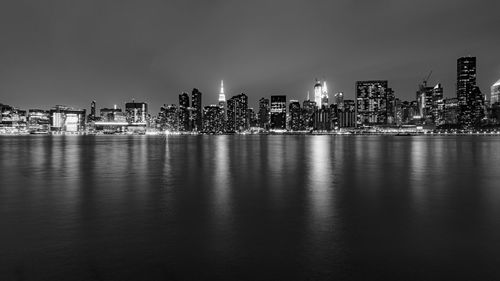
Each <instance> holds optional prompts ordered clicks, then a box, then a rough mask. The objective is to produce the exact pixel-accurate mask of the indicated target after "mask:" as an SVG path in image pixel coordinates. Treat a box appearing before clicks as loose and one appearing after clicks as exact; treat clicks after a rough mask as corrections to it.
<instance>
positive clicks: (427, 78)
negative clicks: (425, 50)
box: [423, 70, 432, 87]
mask: <svg viewBox="0 0 500 281" xmlns="http://www.w3.org/2000/svg"><path fill="white" fill-rule="evenodd" d="M431 75H432V70H431V72H429V75H427V77H425V78H424V81H423V84H424V87H427V82H428V81H429V78H431Z"/></svg>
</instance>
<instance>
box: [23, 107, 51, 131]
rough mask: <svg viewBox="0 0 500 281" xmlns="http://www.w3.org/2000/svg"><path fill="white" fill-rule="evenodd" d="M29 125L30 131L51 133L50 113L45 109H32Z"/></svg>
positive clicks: (29, 114)
mask: <svg viewBox="0 0 500 281" xmlns="http://www.w3.org/2000/svg"><path fill="white" fill-rule="evenodd" d="M27 123H28V129H29V130H30V131H49V129H50V112H49V111H48V110H44V109H30V110H28V120H27Z"/></svg>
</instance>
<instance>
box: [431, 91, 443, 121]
mask: <svg viewBox="0 0 500 281" xmlns="http://www.w3.org/2000/svg"><path fill="white" fill-rule="evenodd" d="M432 115H433V120H434V124H436V125H443V124H444V96H443V86H441V83H438V84H436V86H434V88H433V89H432Z"/></svg>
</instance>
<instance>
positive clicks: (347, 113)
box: [338, 100, 356, 128]
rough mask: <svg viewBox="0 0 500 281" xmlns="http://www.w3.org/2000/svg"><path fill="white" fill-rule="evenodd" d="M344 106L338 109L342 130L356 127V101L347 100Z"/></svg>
mask: <svg viewBox="0 0 500 281" xmlns="http://www.w3.org/2000/svg"><path fill="white" fill-rule="evenodd" d="M342 104H343V106H342V107H341V108H340V107H339V108H338V124H339V127H340V128H351V127H355V126H356V103H355V102H354V100H345V101H343V102H342Z"/></svg>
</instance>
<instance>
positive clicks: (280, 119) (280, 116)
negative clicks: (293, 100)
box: [271, 95, 286, 130]
mask: <svg viewBox="0 0 500 281" xmlns="http://www.w3.org/2000/svg"><path fill="white" fill-rule="evenodd" d="M285 129H286V96H285V95H273V96H271V130H285Z"/></svg>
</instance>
